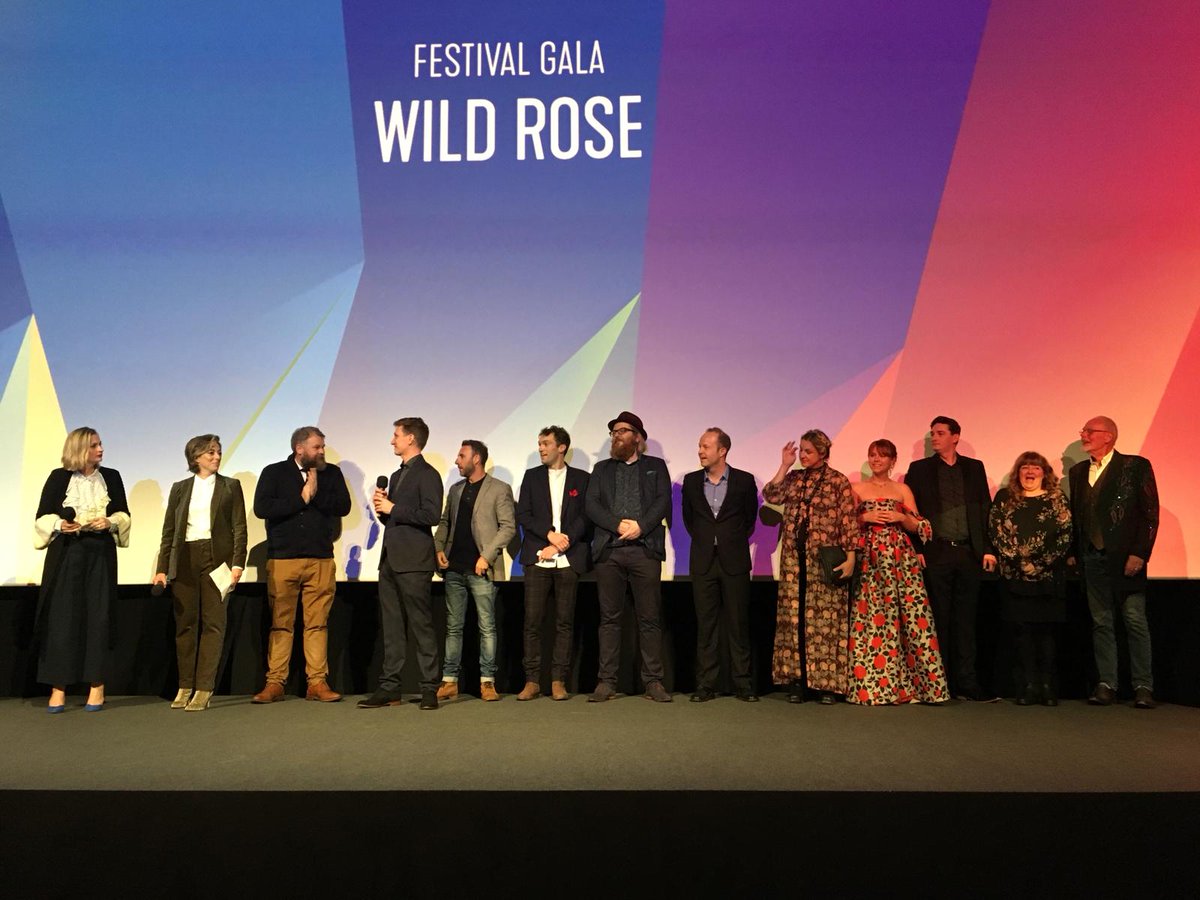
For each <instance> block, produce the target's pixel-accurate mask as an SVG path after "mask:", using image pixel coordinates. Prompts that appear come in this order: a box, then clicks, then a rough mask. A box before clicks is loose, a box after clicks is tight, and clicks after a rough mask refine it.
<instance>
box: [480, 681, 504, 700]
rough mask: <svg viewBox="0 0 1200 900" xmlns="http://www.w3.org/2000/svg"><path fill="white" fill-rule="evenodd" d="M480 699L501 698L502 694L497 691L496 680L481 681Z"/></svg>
mask: <svg viewBox="0 0 1200 900" xmlns="http://www.w3.org/2000/svg"><path fill="white" fill-rule="evenodd" d="M479 699H480V700H489V701H490V700H499V699H500V695H499V694H497V693H496V682H494V681H481V682H480V683H479Z"/></svg>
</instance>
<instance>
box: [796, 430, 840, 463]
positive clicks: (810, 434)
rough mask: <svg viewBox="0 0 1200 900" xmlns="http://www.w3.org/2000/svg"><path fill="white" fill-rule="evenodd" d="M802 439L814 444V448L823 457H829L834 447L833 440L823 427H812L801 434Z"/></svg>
mask: <svg viewBox="0 0 1200 900" xmlns="http://www.w3.org/2000/svg"><path fill="white" fill-rule="evenodd" d="M800 440H802V441H808V442H809V443H810V444H812V445H813V449H814V450H816V451H817V453H818V454H820V456H821V459H829V451H830V450H832V449H833V441H831V440H830V439H829V435H827V434H826V433H825V432H823V431H822V430H821V429H819V428H810V429H809V430H808V431H806V432H804V434H802V435H800Z"/></svg>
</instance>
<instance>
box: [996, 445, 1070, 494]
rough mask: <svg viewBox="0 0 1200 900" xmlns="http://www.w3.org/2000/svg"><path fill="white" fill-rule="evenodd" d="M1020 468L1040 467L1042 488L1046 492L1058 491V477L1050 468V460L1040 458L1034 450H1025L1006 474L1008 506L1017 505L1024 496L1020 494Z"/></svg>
mask: <svg viewBox="0 0 1200 900" xmlns="http://www.w3.org/2000/svg"><path fill="white" fill-rule="evenodd" d="M1022 466H1040V467H1041V470H1042V487H1044V488H1045V489H1046V490H1047V491H1057V490H1058V476H1057V475H1055V474H1054V469H1053V468H1052V467H1051V466H1050V460H1048V459H1046V457H1044V456H1042V454H1040V453H1038V452H1037V451H1036V450H1026V451H1025V452H1024V453H1022V454H1021V455H1020V456H1018V457H1017V461H1016V462H1015V463H1013V465H1012V469H1010V470H1009V472H1008V502H1009V503H1010V504H1014V505H1015V504H1019V503H1020V502H1021V501H1022V500H1023V499H1024V496H1023V494H1022V492H1021V467H1022Z"/></svg>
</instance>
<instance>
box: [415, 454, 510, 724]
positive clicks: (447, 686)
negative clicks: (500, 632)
mask: <svg viewBox="0 0 1200 900" xmlns="http://www.w3.org/2000/svg"><path fill="white" fill-rule="evenodd" d="M487 459H488V448H487V445H486V444H484V443H483V441H476V440H466V441H463V442H462V447H461V448H460V449H459V451H458V457H457V458H456V459H455V460H454V464H455V465H456V466H458V473H459V474H460V475H462V476H463V480H462V481H460V482H458V483H457V484H454V485H452V486H451V487H450V491H449V493H448V494H447V495H446V507H445V509H443V510H442V519H441V521H440V522H439V523H438V529H437V534H435V535H434V536H433V544H434V549H435V550H436V551H437V560H438V568H440V569H441V570H442V578H443V580H444V582H445V588H446V653H445V656H444V658H443V663H442V684H441V687H439V688H438V692H437V696H438V700H449V699H451V698H453V697H456V696H457V695H458V675H459V671H460V668H461V665H462V634H463V622H464V620H465V619H466V616H467V593H468V592H469V593H470V595H471V597H472V599H474V601H475V612H476V613H477V614H478V616H479V681H480V685H479V695H480V697H482V698H483V699H484V700H499V699H500V695H499V694H498V693H496V581H497V580H498V579H502V578H503V577H504V548H505V547H507V546H508V545H509V543H510V542H511V541H512V539H513V538H514V537H516V534H517V514H516V507H515V505H514V503H513V495H512V488H511V487H510V486H509V485H507V484H505V483H504V482H503V481H500V480H499V479H496V478H493V477H492V476H491V475H489V474H487V472H486V471H484V466H485V465H487Z"/></svg>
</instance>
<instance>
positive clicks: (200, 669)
mask: <svg viewBox="0 0 1200 900" xmlns="http://www.w3.org/2000/svg"><path fill="white" fill-rule="evenodd" d="M214 568H215V566H214V565H213V558H212V541H189V542H188V543H186V544H184V545H183V547H182V550H181V552H180V554H179V561H178V563H177V571H176V573H175V581H174V583H173V584H172V585H171V593H172V594H174V596H175V604H174V605H175V653H176V656H177V658H178V661H179V687H180V688H194V689H195V690H198V691H211V690H213V689H214V688H215V687H216V681H217V665H218V664H219V663H220V662H221V649H222V648H223V647H224V646H225V602H224V600H222V599H221V592H220V591H218V590H217V586H216V585H215V584H213V580H212V579H211V578H209V577H208V573H209V572H211V571H212V570H213V569H214Z"/></svg>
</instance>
